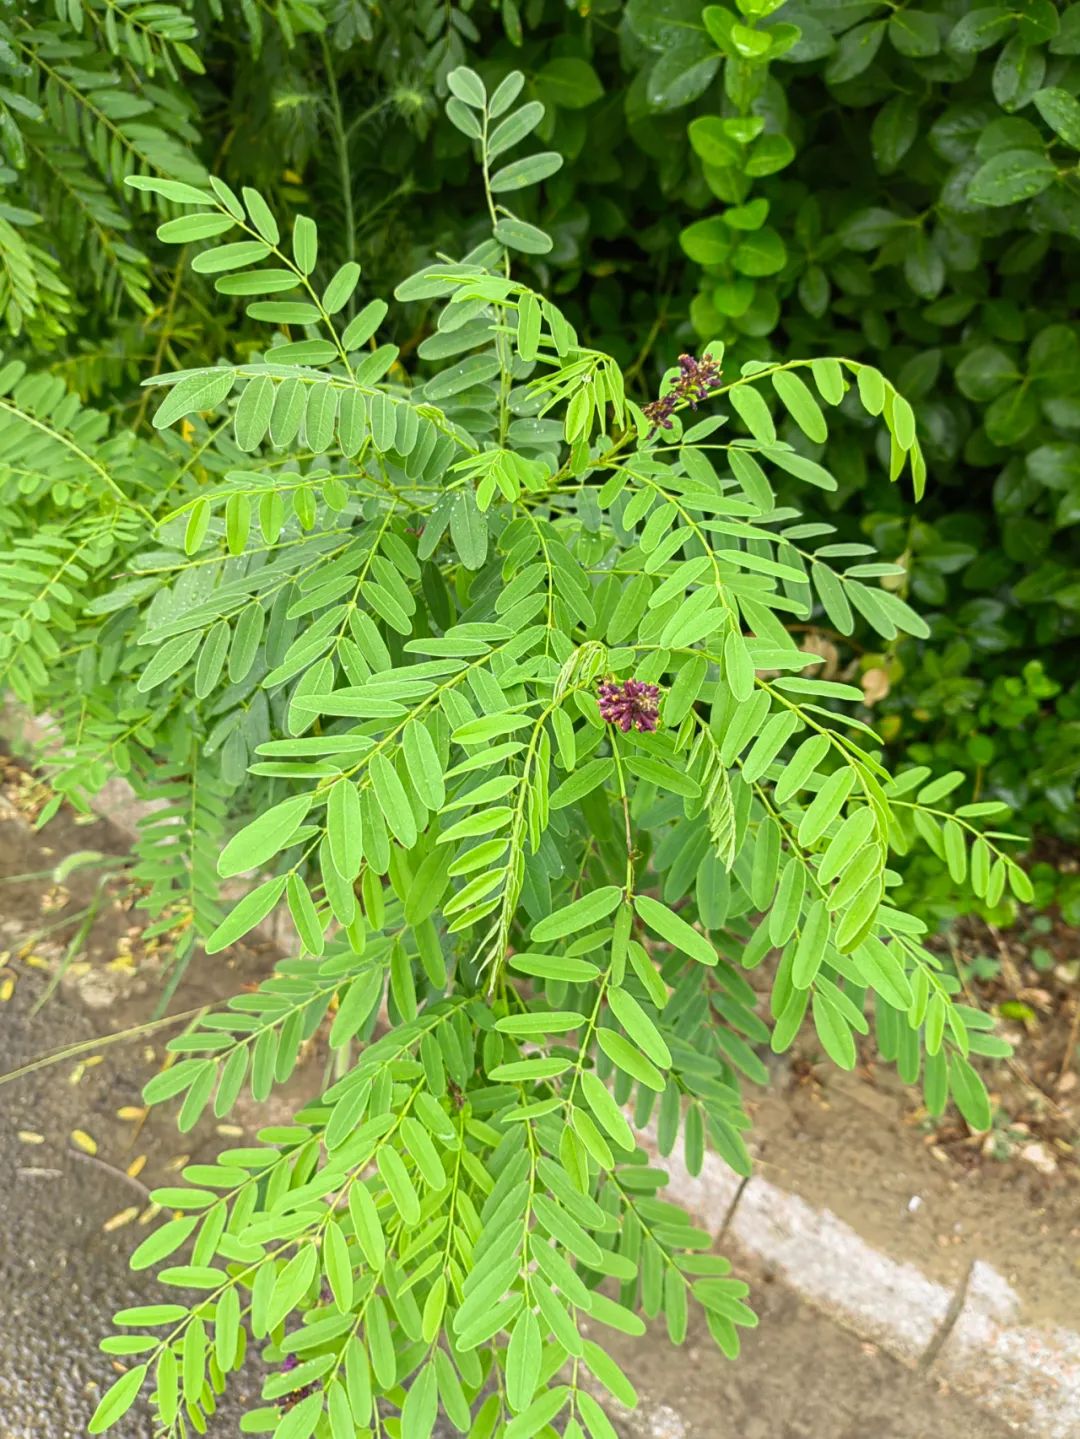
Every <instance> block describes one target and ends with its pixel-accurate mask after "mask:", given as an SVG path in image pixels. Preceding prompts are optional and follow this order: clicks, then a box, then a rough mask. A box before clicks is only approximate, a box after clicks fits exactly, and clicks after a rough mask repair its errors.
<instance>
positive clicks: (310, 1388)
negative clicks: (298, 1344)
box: [280, 1354, 318, 1414]
mask: <svg viewBox="0 0 1080 1439" xmlns="http://www.w3.org/2000/svg"><path fill="white" fill-rule="evenodd" d="M299 1363H300V1361H299V1359H298V1358H297V1357H296V1355H295V1354H286V1356H285V1358H284V1359H283V1360H282V1361H281V1372H282V1373H283V1374H288V1373H289V1372H290V1371H291V1370H293V1369H295V1368H296V1367H297V1365H298V1364H299ZM317 1388H318V1385H316V1384H315V1383H314V1382H312V1383H310V1384H301V1385H300V1387H299V1388H298V1389H294V1390H292V1392H291V1393H289V1394H287V1395H286V1396H285V1398H284V1399H283V1400H282V1402H281V1406H280V1408H281V1412H282V1413H283V1414H287V1413H288V1412H289V1410H290V1409H295V1408H296V1406H297V1405H298V1404H299V1403H300V1401H301V1400H302V1399H306V1398H307V1397H308V1395H309V1394H314V1393H315V1390H316V1389H317Z"/></svg>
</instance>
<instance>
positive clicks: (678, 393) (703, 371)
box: [644, 355, 722, 430]
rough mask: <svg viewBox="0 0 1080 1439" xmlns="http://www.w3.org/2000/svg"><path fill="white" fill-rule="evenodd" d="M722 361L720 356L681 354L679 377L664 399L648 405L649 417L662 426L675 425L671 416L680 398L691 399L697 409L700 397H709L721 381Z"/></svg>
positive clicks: (693, 407)
mask: <svg viewBox="0 0 1080 1439" xmlns="http://www.w3.org/2000/svg"><path fill="white" fill-rule="evenodd" d="M721 373H722V371H721V369H720V362H719V361H718V360H710V359H707V358H706V359H704V360H697V359H695V358H694V356H693V355H680V356H679V378H678V379H677V380H676V381H675V384H674V385H673V386H672V388H671V389H670V390H669V391H668V392H667V394H666V395H661V397H660V399H658V400H653V401H651V402H650V403H649V404H647V405H646V406H645V409H644V414H645V418H646V419H648V420H651V421H652V422H653V424H654V425H658V426H659V427H660V428H661V429H662V430H670V429H671V416H672V413H673V411H674V409H675V406H676V405H677V404H678V403H679V401H680V400H686V401H688V402H689V405H690V408H691V409H692V410H696V409H697V407H698V402H699V401H700V400H704V399H707V398H708V397H709V395H710V394H711V393H712V391H713V390H715V389H716V387H717V386H718V385H719V383H720V375H721Z"/></svg>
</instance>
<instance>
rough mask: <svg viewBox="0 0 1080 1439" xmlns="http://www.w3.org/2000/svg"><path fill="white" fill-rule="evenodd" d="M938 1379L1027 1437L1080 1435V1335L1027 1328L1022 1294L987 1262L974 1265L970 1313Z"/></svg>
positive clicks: (941, 1360)
mask: <svg viewBox="0 0 1080 1439" xmlns="http://www.w3.org/2000/svg"><path fill="white" fill-rule="evenodd" d="M1078 1319H1080V1316H1078ZM933 1372H934V1373H936V1374H938V1375H940V1377H941V1378H943V1379H945V1380H946V1381H947V1382H948V1383H949V1384H950V1385H951V1387H952V1388H954V1389H955V1390H956V1391H957V1392H958V1393H962V1394H965V1395H969V1396H970V1397H971V1398H972V1399H976V1400H978V1402H979V1403H980V1404H984V1405H986V1406H987V1407H988V1408H991V1409H993V1410H994V1412H996V1413H997V1414H999V1415H1000V1416H1001V1417H1003V1418H1005V1419H1007V1420H1009V1421H1010V1422H1011V1423H1013V1424H1015V1425H1016V1426H1018V1428H1019V1429H1020V1431H1021V1432H1022V1433H1025V1434H1033V1435H1035V1434H1038V1435H1042V1436H1045V1439H1076V1436H1077V1435H1078V1434H1080V1334H1077V1333H1075V1332H1074V1331H1072V1330H1070V1329H1065V1328H1062V1327H1061V1326H1059V1325H1040V1326H1038V1327H1035V1326H1032V1325H1029V1324H1025V1323H1024V1320H1023V1313H1022V1308H1021V1304H1020V1299H1019V1296H1018V1295H1017V1293H1016V1291H1015V1290H1014V1289H1013V1287H1012V1286H1011V1285H1010V1284H1009V1282H1008V1280H1006V1279H1005V1278H1004V1277H1003V1276H1002V1275H1001V1274H999V1273H998V1272H997V1270H996V1269H994V1268H992V1267H991V1266H990V1265H989V1264H986V1263H984V1262H983V1261H982V1260H976V1261H975V1264H974V1265H973V1266H972V1271H971V1276H970V1278H969V1280H968V1285H967V1290H966V1292H965V1295H964V1303H963V1307H962V1308H961V1310H960V1313H959V1315H958V1317H957V1320H956V1323H955V1324H954V1325H953V1327H952V1329H951V1330H950V1332H949V1335H948V1337H947V1338H946V1340H945V1342H944V1344H943V1345H942V1347H941V1350H940V1352H939V1354H938V1355H937V1357H936V1359H935V1361H934V1364H933Z"/></svg>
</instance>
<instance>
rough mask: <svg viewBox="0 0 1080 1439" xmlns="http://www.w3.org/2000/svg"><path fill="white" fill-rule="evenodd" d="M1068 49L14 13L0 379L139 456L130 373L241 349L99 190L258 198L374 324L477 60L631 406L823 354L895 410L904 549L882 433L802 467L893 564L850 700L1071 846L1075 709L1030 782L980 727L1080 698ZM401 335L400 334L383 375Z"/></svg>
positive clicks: (777, 22) (455, 242) (74, 7)
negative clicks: (886, 602) (40, 380)
mask: <svg viewBox="0 0 1080 1439" xmlns="http://www.w3.org/2000/svg"><path fill="white" fill-rule="evenodd" d="M1078 17H1080V6H1077V5H1069V6H1066V7H1064V9H1060V10H1059V9H1058V8H1056V7H1054V6H1053V5H1052V4H1050V3H1049V0H1025V3H1024V4H1023V5H1018V6H1015V7H1012V8H1003V7H997V6H992V5H990V6H985V7H972V6H971V5H969V4H966V3H964V0H927V3H926V4H923V5H920V6H917V7H903V8H901V9H896V8H895V7H888V6H886V5H884V4H873V3H867V4H859V5H850V4H840V3H830V0H803V3H794V0H792V3H786V4H780V5H777V4H775V3H774V0H742V3H741V4H738V5H735V6H733V7H725V6H720V5H709V6H702V5H701V4H699V3H697V0H592V3H590V4H579V5H567V4H565V3H564V0H526V3H517V0H507V3H504V4H503V5H501V6H489V5H486V4H480V3H479V0H477V3H464V4H456V5H454V6H446V5H444V4H442V3H436V0H410V3H408V4H404V3H403V4H399V5H392V6H381V7H374V6H371V5H369V4H368V3H366V0H283V3H281V4H277V5H275V6H274V7H273V8H272V9H271V8H270V7H262V6H258V5H256V4H254V3H244V4H238V5H230V6H226V7H224V8H223V9H222V10H221V11H220V13H218V12H217V11H216V10H214V9H213V8H211V7H201V6H196V5H195V4H194V0H183V3H178V4H175V5H165V6H156V7H154V8H153V12H152V13H151V12H145V13H144V12H139V14H138V15H137V16H129V17H128V19H127V20H126V21H124V22H122V21H121V15H120V9H119V7H117V6H116V5H115V4H114V3H113V0H84V3H82V4H75V3H73V0H35V3H31V4H29V5H27V6H26V7H24V9H23V11H22V12H21V13H19V14H17V15H16V14H8V15H7V16H6V17H5V18H0V40H2V41H3V42H4V46H3V48H2V50H0V67H2V68H3V69H4V70H5V73H6V89H5V91H4V94H5V96H6V99H4V100H3V101H0V106H2V109H0V143H2V144H3V145H4V147H5V149H6V151H7V155H8V160H9V164H10V166H11V167H12V168H10V169H8V170H6V171H4V172H3V173H2V175H0V179H2V180H3V181H4V182H6V183H7V185H8V188H9V192H10V197H11V198H10V202H8V203H6V204H5V206H4V207H3V209H2V210H0V262H2V263H0V307H2V308H3V311H4V315H5V317H6V322H7V325H8V328H9V329H10V330H11V331H12V332H13V333H14V334H15V335H16V337H17V345H18V351H19V353H20V354H26V352H27V349H28V348H29V347H33V348H36V349H38V350H42V349H49V350H51V351H52V355H51V358H50V368H51V370H52V372H53V373H54V374H56V375H58V376H60V377H62V378H63V379H64V380H65V382H67V383H68V384H70V385H71V386H72V387H73V388H74V389H75V390H77V391H78V393H79V394H80V396H81V398H82V399H83V400H84V401H93V402H95V403H100V404H102V405H103V406H104V407H105V408H106V409H108V410H110V411H113V412H116V413H118V414H119V415H121V416H122V417H123V418H124V419H125V420H126V421H127V422H128V423H135V424H136V426H137V428H139V430H140V433H143V434H144V433H145V421H146V418H147V415H146V398H145V392H142V393H140V392H139V389H138V380H139V379H140V378H141V374H142V373H143V372H144V371H145V369H146V367H148V366H150V367H154V366H158V367H160V365H161V363H162V362H173V363H179V359H180V357H181V356H183V357H184V359H185V361H186V362H188V363H207V364H209V363H213V362H214V361H215V360H216V359H217V358H218V357H219V356H220V355H221V354H223V353H233V354H235V353H237V352H238V350H239V349H240V348H241V347H242V346H244V345H249V346H252V347H254V348H255V349H257V347H258V345H259V343H260V341H259V339H258V337H257V335H256V334H255V333H254V332H253V331H252V329H251V327H250V326H249V325H248V324H247V322H246V320H245V318H244V316H243V313H242V307H237V306H235V305H234V303H233V302H231V301H230V300H228V299H227V298H226V297H222V296H221V295H220V294H218V293H217V292H215V291H214V290H213V287H212V285H211V284H210V283H209V281H204V282H203V283H202V284H201V285H200V284H199V283H197V282H196V281H195V279H194V277H192V276H191V274H190V272H189V271H187V270H186V269H185V266H184V256H183V255H181V257H180V262H179V264H178V263H177V258H176V256H175V254H172V253H171V252H170V249H169V246H168V245H167V244H163V243H162V242H161V241H159V240H158V239H157V238H156V237H155V234H154V230H155V227H156V225H157V224H158V223H159V222H160V221H162V220H166V221H167V220H168V219H169V218H170V217H171V216H172V213H173V212H172V209H171V207H170V206H169V205H168V204H167V203H166V204H163V203H162V202H161V201H160V199H159V198H156V197H154V196H153V195H152V194H150V193H149V192H133V191H131V190H130V189H126V188H125V187H124V186H123V184H122V183H121V182H122V178H123V175H124V174H125V173H127V172H129V171H131V170H133V169H137V170H139V171H141V172H143V173H146V174H148V175H153V174H155V173H158V174H160V173H168V174H170V175H173V176H183V177H185V178H186V179H188V180H189V181H191V182H193V183H203V182H204V181H205V176H206V173H207V170H208V168H209V169H213V170H214V171H215V172H216V173H223V174H224V175H225V176H226V178H230V179H232V181H233V183H234V185H242V184H254V185H257V186H258V187H259V189H260V191H261V192H262V193H265V194H267V195H268V196H269V198H270V201H271V203H272V204H274V205H275V207H276V208H277V209H278V210H279V211H280V212H281V213H295V212H297V211H298V210H304V211H306V212H308V213H313V214H315V215H316V216H317V217H318V218H319V220H320V222H321V224H322V227H323V234H324V237H329V238H327V239H325V240H324V243H328V244H331V245H333V247H334V257H335V258H337V259H338V260H341V261H344V260H347V259H355V258H356V256H357V255H359V254H361V253H362V255H363V258H364V264H365V277H364V281H363V283H364V286H365V293H367V294H371V295H373V294H376V293H379V292H380V291H383V292H384V291H386V290H388V289H389V288H392V287H393V285H394V284H396V283H397V281H398V280H399V279H400V278H401V277H402V276H403V275H404V274H407V273H409V272H410V271H411V270H412V269H415V267H416V265H417V264H419V263H422V262H423V260H424V259H426V258H428V257H430V255H431V254H432V253H436V252H439V253H461V252H462V250H463V249H465V248H467V247H468V245H469V244H471V243H473V241H474V240H475V239H477V238H479V234H480V232H479V230H476V229H475V228H474V229H473V231H471V232H470V233H469V234H464V233H463V228H462V227H463V223H468V222H463V220H462V216H463V215H466V216H467V215H475V214H477V213H479V211H478V209H477V203H478V202H479V201H481V200H482V196H481V195H480V193H479V191H478V188H477V179H476V175H475V171H474V169H473V167H472V166H471V165H470V163H469V153H468V152H469V144H470V142H469V140H468V138H467V137H465V136H463V135H461V134H459V133H457V132H456V131H454V129H453V128H452V127H451V126H449V125H447V124H446V123H445V121H444V120H443V119H442V118H441V116H440V110H441V102H442V98H443V96H444V95H445V77H446V75H447V73H448V72H449V70H450V69H452V68H453V66H454V65H456V64H459V63H461V62H462V61H463V60H464V59H465V58H467V57H470V58H471V60H472V63H475V64H477V65H478V68H479V69H480V71H481V73H483V74H484V75H485V77H486V78H487V79H488V81H489V83H490V84H492V85H494V84H495V83H497V81H498V80H499V78H501V77H502V76H503V75H504V74H505V73H506V72H507V71H508V69H510V68H511V67H512V66H520V67H521V68H522V69H524V70H525V71H526V73H527V76H528V79H527V91H526V93H527V95H528V97H529V98H530V99H536V100H539V101H541V102H542V103H544V104H545V105H546V106H547V115H546V116H545V118H544V120H543V122H542V124H541V129H540V132H539V133H540V138H541V140H542V142H543V143H544V144H545V145H546V146H548V147H549V148H551V149H552V150H555V151H557V152H559V153H560V154H562V155H563V156H564V157H565V158H566V161H567V163H566V164H565V165H564V167H563V169H562V170H561V171H560V172H559V173H558V174H555V175H553V176H552V177H551V178H550V179H549V180H548V181H547V183H546V184H545V185H544V187H543V190H542V191H537V192H534V194H533V195H530V196H527V197H525V199H524V204H525V214H526V217H527V218H528V219H529V220H530V221H531V222H533V223H540V224H543V226H544V228H545V229H546V231H547V232H548V233H549V234H550V235H551V236H552V238H553V242H554V243H553V247H552V249H551V251H550V252H549V253H548V254H546V255H543V256H533V257H531V265H532V270H533V274H534V275H535V277H536V279H537V282H538V283H539V284H541V285H546V286H548V287H549V288H550V289H551V291H552V293H554V294H558V295H561V296H563V297H564V299H563V303H564V306H565V308H566V311H567V314H568V316H569V317H570V319H571V321H572V323H574V324H575V325H576V326H577V328H578V329H579V331H580V332H581V333H582V334H583V335H586V336H587V337H588V338H589V340H590V342H591V343H593V344H595V345H597V346H598V347H600V348H603V349H604V350H606V351H608V352H609V353H611V354H612V355H613V356H614V357H615V358H616V359H617V360H618V361H619V363H620V364H621V365H622V366H623V368H624V371H625V372H626V373H627V376H628V383H629V385H630V389H631V393H632V394H634V395H635V396H636V397H637V398H638V399H639V401H643V400H644V399H645V397H646V396H647V395H648V394H650V393H652V392H653V389H654V387H655V384H656V381H657V379H658V377H659V375H660V374H661V373H662V372H663V370H664V368H665V367H666V366H667V365H668V364H670V363H672V362H673V361H674V359H675V357H676V355H677V354H678V353H679V352H680V350H682V349H684V348H686V347H687V346H692V344H693V342H694V337H695V335H696V336H697V337H700V338H715V337H719V338H722V339H724V341H725V343H726V344H727V346H728V352H729V355H731V356H732V357H733V358H734V359H735V361H736V362H737V363H741V362H742V361H744V360H746V359H749V358H755V359H763V358H771V357H772V356H773V355H785V354H789V353H797V354H802V353H806V354H809V353H815V354H817V353H824V352H836V353H844V354H850V355H852V356H854V357H856V358H860V359H863V360H866V361H867V362H870V363H873V364H875V365H876V366H878V367H880V368H881V369H882V370H883V371H885V372H887V373H888V374H890V375H892V376H894V377H895V379H896V380H897V383H898V384H899V385H900V387H901V389H902V390H903V392H904V393H905V394H908V395H910V396H911V398H912V399H913V400H915V401H917V402H918V406H919V424H920V434H921V438H922V441H923V445H924V448H925V450H926V454H927V458H928V463H929V465H930V467H931V469H932V472H933V476H934V484H933V486H932V487H931V492H930V495H929V496H928V501H927V503H926V504H925V505H924V506H923V507H922V508H921V511H920V513H919V515H918V516H917V518H913V517H912V513H911V508H910V505H909V504H908V503H907V502H906V500H905V499H904V498H903V497H902V496H901V495H900V494H899V493H898V491H897V490H896V489H895V487H892V486H890V485H889V483H888V479H887V475H886V473H885V471H886V463H885V459H886V457H885V456H884V455H883V452H882V450H881V448H880V437H879V435H878V432H877V431H876V429H875V428H874V426H872V425H868V424H864V425H863V426H862V427H861V428H860V427H859V426H858V425H857V424H852V425H849V426H845V427H844V428H843V429H842V430H841V431H840V432H839V435H838V437H836V438H834V439H833V440H832V441H831V442H830V445H829V449H828V464H829V467H830V468H831V470H832V471H833V473H834V474H835V475H836V477H837V479H838V481H839V483H838V487H837V489H836V491H835V492H833V493H832V494H830V495H827V496H822V497H820V512H821V513H822V514H823V516H824V517H825V518H831V519H835V521H836V523H837V524H838V525H839V527H840V529H841V532H842V535H843V538H844V539H845V540H848V541H856V540H861V539H866V540H868V541H869V542H870V543H872V544H874V545H875V547H877V548H879V549H881V550H883V551H884V552H885V553H886V554H887V555H888V556H889V558H890V559H894V560H896V561H898V562H899V563H900V564H901V565H902V566H903V567H904V570H905V572H906V573H905V576H904V578H903V580H902V581H901V586H902V592H903V593H908V594H910V595H912V596H914V598H916V599H917V600H918V601H919V603H920V604H921V605H922V607H923V608H924V610H925V611H926V612H927V613H928V616H929V618H930V622H931V630H932V642H931V644H930V645H929V646H927V645H926V644H924V643H923V642H919V641H913V640H906V641H904V642H903V643H898V644H891V645H886V646H882V647H878V646H876V645H875V644H874V643H873V641H872V637H870V636H869V635H868V634H867V633H864V630H863V627H862V621H861V620H860V621H859V630H858V633H857V635H856V640H857V642H859V643H861V644H862V645H863V646H864V648H863V650H862V651H861V652H860V651H858V650H856V651H855V654H856V656H857V660H856V664H855V667H854V672H853V674H852V676H851V677H852V678H854V679H856V680H859V679H860V678H861V675H862V674H863V673H864V672H866V671H873V672H875V673H873V674H872V676H871V679H870V680H869V681H868V682H867V690H868V693H871V694H874V695H878V694H880V693H881V688H882V686H881V684H880V672H882V671H883V672H885V673H886V674H887V676H888V679H889V693H888V696H887V697H884V698H882V699H880V700H876V702H875V706H874V708H875V712H876V713H877V715H878V720H879V721H880V723H881V729H882V733H883V734H884V735H885V737H886V738H887V739H888V740H889V742H890V743H893V744H895V745H897V746H899V747H900V749H901V750H902V748H903V747H904V746H905V745H908V744H918V745H920V746H922V747H923V751H922V752H928V751H926V749H925V747H927V746H930V747H932V748H933V758H932V762H933V763H934V764H935V766H937V767H941V766H943V765H946V764H948V765H952V764H956V763H959V764H961V766H962V767H963V768H965V770H967V772H968V774H969V777H970V783H971V789H970V790H969V793H970V794H973V795H974V794H984V793H990V794H993V795H1000V796H1001V797H1002V798H1004V799H1006V800H1007V801H1008V802H1009V803H1010V805H1013V806H1019V808H1018V809H1017V823H1018V825H1019V827H1020V828H1021V829H1023V830H1024V831H1025V832H1030V831H1031V830H1033V829H1036V830H1038V829H1042V830H1050V831H1052V832H1055V833H1057V834H1059V835H1061V836H1063V837H1065V838H1070V839H1071V838H1073V837H1075V820H1074V818H1073V815H1074V811H1075V802H1074V800H1075V793H1076V782H1077V776H1078V770H1080V744H1078V743H1077V740H1076V729H1075V713H1074V712H1075V696H1074V697H1073V698H1072V699H1070V698H1069V697H1068V694H1067V693H1062V694H1061V696H1060V698H1058V699H1057V703H1056V706H1054V705H1051V704H1050V703H1049V702H1048V701H1049V700H1050V699H1051V698H1054V697H1052V696H1049V695H1045V696H1043V697H1042V702H1041V703H1040V706H1039V709H1038V715H1039V717H1040V723H1041V725H1042V730H1043V732H1045V733H1049V734H1051V735H1052V736H1053V748H1054V762H1053V764H1052V766H1051V767H1050V770H1049V776H1048V777H1049V779H1050V783H1049V784H1048V785H1047V784H1044V783H1043V774H1042V769H1041V768H1040V772H1039V773H1038V774H1037V775H1033V774H1025V772H1024V769H1025V766H1024V765H1023V763H1022V761H1023V758H1024V756H1023V752H1022V751H1021V750H1020V749H1019V748H1018V745H1017V743H1016V739H1017V736H1016V732H1015V730H1014V729H1013V728H1012V727H1011V725H1010V724H1009V723H1008V722H1007V721H1001V720H1000V718H999V716H1000V714H1001V711H1002V704H1001V699H1000V687H1001V685H1002V684H1008V683H1011V682H1016V683H1019V684H1021V685H1023V686H1024V687H1025V688H1026V689H1027V692H1028V693H1029V695H1030V694H1031V690H1030V687H1029V681H1028V680H1026V679H1025V678H1024V676H1025V674H1027V673H1028V670H1027V666H1028V665H1029V664H1030V663H1031V662H1032V661H1036V662H1038V663H1040V664H1041V665H1042V666H1043V668H1044V670H1045V673H1046V675H1047V676H1048V680H1047V682H1048V683H1049V684H1053V685H1056V686H1060V687H1061V689H1062V691H1069V690H1070V689H1072V687H1073V677H1072V673H1071V669H1072V666H1071V659H1072V655H1073V652H1074V650H1075V640H1076V636H1077V613H1078V604H1080V599H1078V596H1080V571H1078V570H1077V566H1076V560H1075V545H1074V543H1073V540H1072V535H1073V531H1074V527H1075V525H1076V523H1077V520H1078V519H1080V464H1078V456H1080V448H1078V445H1080V441H1078V439H1077V435H1076V431H1077V429H1078V428H1080V391H1078V386H1080V366H1078V365H1077V351H1078V341H1077V340H1076V337H1075V334H1074V331H1073V328H1072V326H1071V316H1072V313H1073V311H1074V310H1075V308H1076V300H1077V295H1076V265H1075V256H1076V251H1077V236H1078V233H1080V199H1078V197H1077V190H1076V178H1075V171H1076V148H1077V143H1078V141H1080V130H1078V123H1080V122H1078V118H1077V117H1078V116H1080V105H1078V103H1077V100H1076V99H1075V95H1076V93H1077V90H1078V89H1080V78H1078V73H1077V60H1076V58H1075V56H1076V54H1077V53H1078V47H1080V18H1078ZM672 37H674V39H673V38H672ZM428 309H429V307H428V306H426V305H425V304H424V303H422V302H421V303H420V304H418V305H415V306H410V307H409V310H408V311H407V312H406V313H407V314H408V315H409V319H408V324H409V327H410V329H409V332H408V333H406V332H404V331H403V334H402V337H401V338H402V343H403V346H404V349H405V353H406V354H408V353H411V351H412V350H413V349H415V346H416V345H417V344H418V343H419V342H420V341H421V340H422V339H423V337H424V335H425V333H426V329H427V327H428V325H429V323H430V315H429V313H428ZM784 433H785V435H786V437H787V438H788V439H791V440H793V442H794V443H796V444H797V445H799V446H800V447H801V448H802V449H803V451H804V452H805V453H807V454H809V455H811V456H816V455H820V446H817V445H815V444H812V443H811V442H810V441H808V440H807V439H806V437H805V436H801V435H800V434H798V433H797V432H796V431H794V430H793V429H792V428H791V427H790V426H789V427H788V428H787V430H785V432H784ZM975 716H978V722H977V724H975V725H973V717H975ZM1055 721H1060V724H1056V723H1055Z"/></svg>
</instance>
